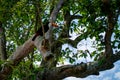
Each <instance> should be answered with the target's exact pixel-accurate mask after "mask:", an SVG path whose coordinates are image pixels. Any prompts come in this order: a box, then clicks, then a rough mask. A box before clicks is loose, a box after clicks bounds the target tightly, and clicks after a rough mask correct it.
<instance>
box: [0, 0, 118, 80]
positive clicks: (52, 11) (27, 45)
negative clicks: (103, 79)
mask: <svg viewBox="0 0 120 80" xmlns="http://www.w3.org/2000/svg"><path fill="white" fill-rule="evenodd" d="M0 4H1V5H0V50H1V51H0V57H1V61H0V62H1V63H0V64H1V67H0V68H1V72H0V79H1V80H5V79H22V80H61V79H64V78H66V77H69V76H75V77H80V78H83V77H87V76H89V75H99V72H100V71H103V70H107V69H111V68H113V67H114V65H113V63H114V62H116V61H118V60H119V59H120V51H119V49H120V36H119V35H120V29H119V28H120V26H119V24H118V17H119V14H120V6H119V4H120V1H119V0H15V1H13V0H4V1H0ZM46 19H48V20H49V30H48V32H47V33H45V35H44V36H38V37H37V38H36V39H35V41H32V38H33V36H34V33H35V31H36V30H37V29H38V28H39V27H40V26H42V25H43V21H44V20H46ZM53 22H56V23H58V25H59V27H58V28H56V29H53V27H52V26H51V23H53ZM72 33H75V34H77V36H76V38H75V39H74V40H72V39H70V36H71V35H70V34H72ZM88 38H91V39H93V38H94V39H95V41H94V43H93V46H94V48H95V50H94V51H89V49H87V50H85V51H84V50H79V51H77V52H72V51H71V50H70V49H69V47H68V48H66V49H65V50H63V49H62V45H64V44H69V45H70V47H74V48H77V45H78V43H79V42H81V41H82V40H86V39H88ZM79 47H80V46H79ZM36 48H37V49H36ZM39 51H40V53H41V54H38V53H39ZM89 56H90V57H91V58H93V59H94V60H93V62H86V63H84V62H82V61H81V62H80V63H79V64H75V65H62V66H60V67H57V65H58V64H59V63H64V61H65V59H67V60H69V62H70V63H73V62H74V61H75V60H77V59H78V58H82V57H84V58H86V57H89ZM35 62H40V66H36V64H35Z"/></svg>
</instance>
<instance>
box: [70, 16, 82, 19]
mask: <svg viewBox="0 0 120 80" xmlns="http://www.w3.org/2000/svg"><path fill="white" fill-rule="evenodd" d="M82 18H83V17H82V16H80V15H71V20H73V19H82Z"/></svg>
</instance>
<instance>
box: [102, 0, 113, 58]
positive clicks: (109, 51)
mask: <svg viewBox="0 0 120 80" xmlns="http://www.w3.org/2000/svg"><path fill="white" fill-rule="evenodd" d="M102 2H103V7H104V8H105V9H106V11H105V13H106V14H107V19H108V21H107V22H108V27H107V30H106V34H105V56H110V54H113V50H112V46H111V36H112V33H113V29H114V26H115V20H114V14H113V12H112V10H111V9H110V8H111V6H110V1H109V0H102ZM106 5H107V6H106Z"/></svg>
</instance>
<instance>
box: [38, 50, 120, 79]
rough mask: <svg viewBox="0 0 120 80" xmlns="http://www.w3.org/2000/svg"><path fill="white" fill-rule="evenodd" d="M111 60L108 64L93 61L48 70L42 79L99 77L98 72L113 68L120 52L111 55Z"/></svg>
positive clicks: (119, 57) (105, 61) (119, 58)
mask: <svg viewBox="0 0 120 80" xmlns="http://www.w3.org/2000/svg"><path fill="white" fill-rule="evenodd" d="M112 58H113V59H112V60H109V61H110V63H107V61H108V59H107V60H104V61H103V63H100V62H99V61H94V62H88V63H81V64H77V65H65V66H61V67H57V68H53V69H49V70H46V72H45V73H44V75H47V76H46V77H44V80H50V79H53V80H61V79H64V78H66V77H69V76H74V77H79V78H84V77H87V76H89V75H99V72H100V71H104V70H108V69H111V68H113V67H114V65H113V63H114V62H116V61H118V60H120V52H118V53H116V54H114V55H112ZM51 73H52V74H51ZM40 74H41V73H39V75H40ZM58 75H59V76H58ZM53 77H55V78H53Z"/></svg>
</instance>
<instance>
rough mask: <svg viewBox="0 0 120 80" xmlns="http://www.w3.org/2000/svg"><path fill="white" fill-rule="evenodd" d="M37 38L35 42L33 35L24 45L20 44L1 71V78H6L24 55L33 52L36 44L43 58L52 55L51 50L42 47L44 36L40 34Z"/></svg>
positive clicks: (3, 79) (2, 79)
mask: <svg viewBox="0 0 120 80" xmlns="http://www.w3.org/2000/svg"><path fill="white" fill-rule="evenodd" d="M37 38H38V39H36V40H35V41H34V42H33V41H32V37H31V38H30V39H28V40H27V41H26V42H25V43H24V44H23V45H21V46H19V47H18V48H17V49H16V51H15V52H14V53H13V55H11V56H10V57H9V59H8V62H6V63H5V64H4V65H3V67H2V70H1V72H0V79H1V80H5V78H6V77H7V75H9V74H10V73H11V71H12V68H11V67H14V66H16V65H17V64H18V63H19V62H20V61H21V60H22V59H23V58H24V57H26V56H27V55H28V54H29V53H30V52H32V51H33V49H34V47H35V46H36V47H37V49H38V50H40V51H41V55H42V56H43V59H46V58H47V57H48V56H49V55H50V52H49V50H46V49H45V48H43V47H42V42H43V37H41V36H39V37H37Z"/></svg>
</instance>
